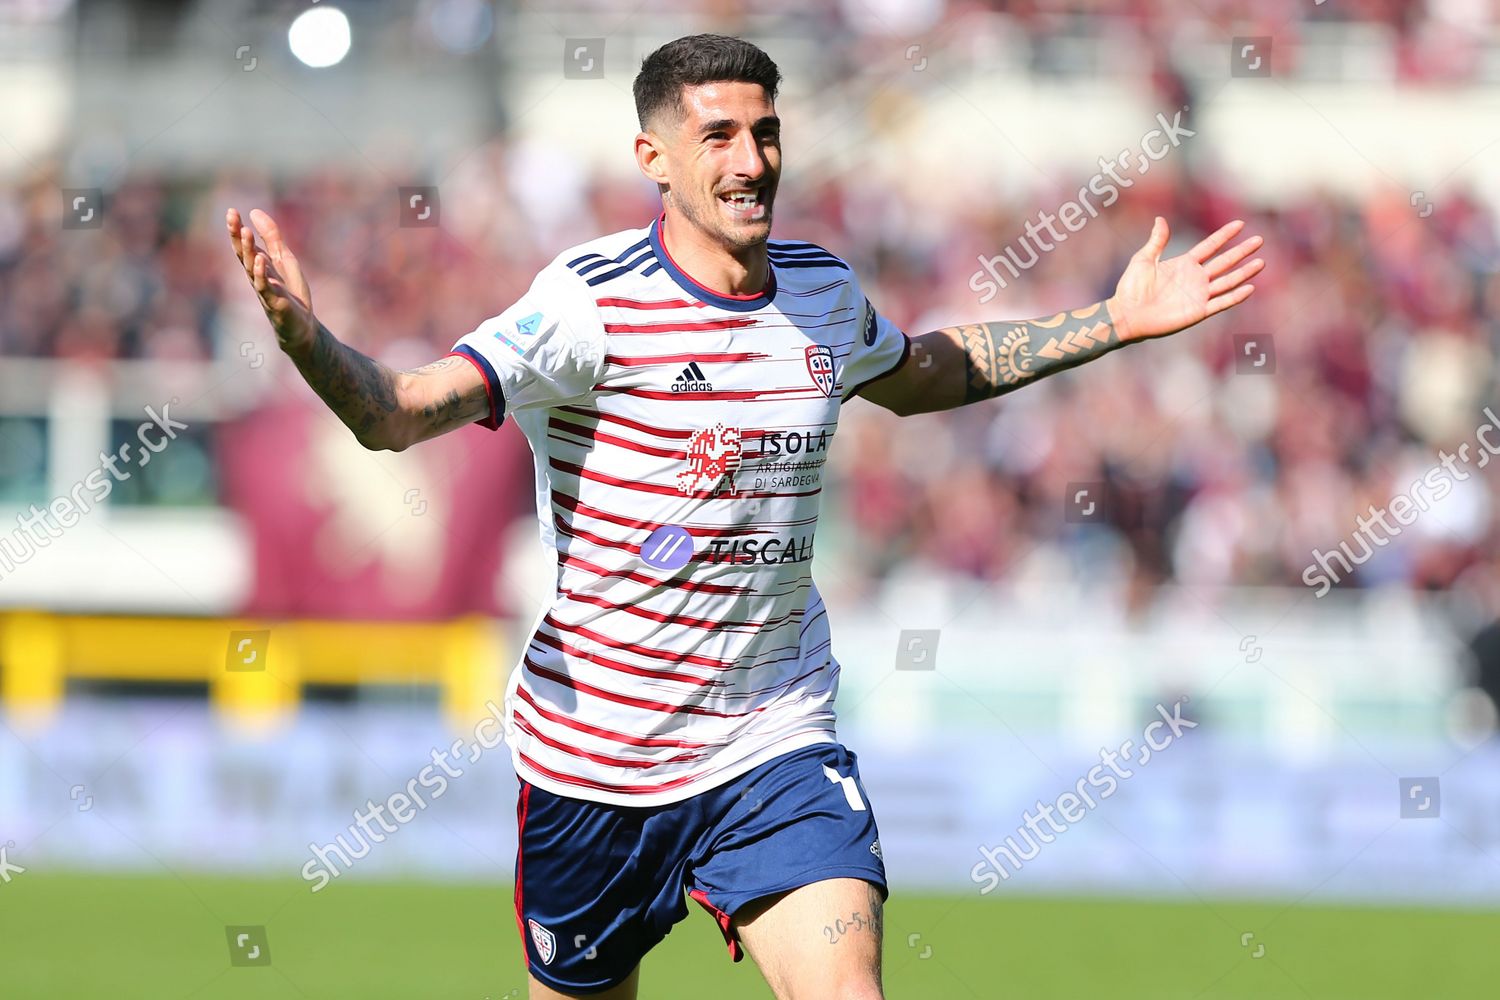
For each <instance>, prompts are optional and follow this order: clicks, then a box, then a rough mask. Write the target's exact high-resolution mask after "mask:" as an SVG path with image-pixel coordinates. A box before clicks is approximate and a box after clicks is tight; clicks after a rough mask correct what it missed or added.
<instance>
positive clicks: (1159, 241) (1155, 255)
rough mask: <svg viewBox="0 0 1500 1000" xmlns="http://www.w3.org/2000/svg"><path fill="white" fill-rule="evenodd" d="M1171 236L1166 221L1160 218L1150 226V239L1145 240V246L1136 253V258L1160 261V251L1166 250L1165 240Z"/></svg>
mask: <svg viewBox="0 0 1500 1000" xmlns="http://www.w3.org/2000/svg"><path fill="white" fill-rule="evenodd" d="M1171 236H1172V231H1171V230H1170V229H1169V228H1168V227H1167V220H1166V219H1163V218H1162V217H1161V216H1159V215H1158V216H1157V217H1156V221H1155V222H1154V223H1152V225H1151V237H1150V239H1148V240H1146V245H1145V246H1143V247H1141V248H1140V249H1139V250H1138V251H1136V256H1137V257H1140V258H1142V259H1144V260H1151V261H1155V260H1160V259H1161V254H1162V251H1163V250H1165V249H1166V248H1167V240H1168V239H1170V238H1171Z"/></svg>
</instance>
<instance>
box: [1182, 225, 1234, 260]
mask: <svg viewBox="0 0 1500 1000" xmlns="http://www.w3.org/2000/svg"><path fill="white" fill-rule="evenodd" d="M1244 228H1245V220H1244V219H1235V220H1234V221H1233V222H1230V223H1228V224H1226V225H1224V226H1223V227H1221V228H1220V229H1219V231H1218V232H1216V233H1214V234H1212V235H1211V236H1207V237H1204V239H1203V242H1202V243H1199V244H1198V245H1197V246H1195V247H1193V249H1191V250H1189V251H1188V256H1189V257H1191V258H1192V259H1193V260H1195V261H1197V262H1198V263H1200V264H1201V263H1203V262H1204V261H1205V260H1208V258H1210V257H1212V256H1213V255H1214V254H1216V253H1218V252H1219V248H1220V247H1221V246H1223V245H1224V244H1225V243H1228V242H1229V241H1230V240H1232V239H1234V234H1235V233H1237V232H1239V231H1240V230H1241V229H1244Z"/></svg>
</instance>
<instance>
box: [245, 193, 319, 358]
mask: <svg viewBox="0 0 1500 1000" xmlns="http://www.w3.org/2000/svg"><path fill="white" fill-rule="evenodd" d="M250 222H251V223H253V224H254V226H255V230H259V231H260V234H261V235H262V236H263V237H264V238H265V242H266V245H265V248H264V249H262V248H261V247H259V246H257V245H256V243H255V230H252V229H251V228H250V226H248V225H245V223H244V222H243V221H242V220H241V219H240V213H239V212H238V211H236V210H235V209H233V208H231V209H229V211H227V212H226V213H225V214H224V224H225V226H226V228H227V229H228V230H229V242H230V243H231V244H233V246H234V252H235V256H237V257H239V259H240V263H241V264H242V265H244V268H245V275H246V277H248V278H249V279H250V284H251V286H252V287H253V288H254V289H255V294H256V295H257V296H258V297H259V298H260V304H261V308H263V309H264V310H265V311H266V318H267V319H269V320H270V321H271V326H272V328H273V329H275V331H276V339H277V340H278V341H280V342H281V346H282V348H283V349H285V348H296V347H300V346H302V345H303V344H306V343H307V342H308V341H310V340H311V339H312V337H313V334H314V333H315V332H316V331H317V328H318V327H317V321H316V320H314V319H313V311H312V289H311V288H309V287H308V285H307V279H306V278H304V277H303V276H302V267H301V265H299V264H298V263H297V258H296V257H295V256H293V254H292V251H291V248H289V247H288V246H287V245H286V242H285V241H284V240H283V239H282V238H281V229H280V228H279V227H278V226H277V225H276V220H275V219H272V218H271V217H270V216H269V215H268V214H266V213H265V212H262V211H261V210H260V209H258V208H257V209H253V210H251V212H250Z"/></svg>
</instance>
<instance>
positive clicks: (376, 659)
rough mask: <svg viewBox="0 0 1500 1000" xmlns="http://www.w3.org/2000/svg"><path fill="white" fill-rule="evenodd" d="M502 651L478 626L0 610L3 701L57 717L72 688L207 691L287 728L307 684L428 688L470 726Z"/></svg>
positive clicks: (237, 711)
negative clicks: (192, 685)
mask: <svg viewBox="0 0 1500 1000" xmlns="http://www.w3.org/2000/svg"><path fill="white" fill-rule="evenodd" d="M502 652H503V650H502V649H501V643H500V639H499V636H498V631H497V629H496V628H495V626H494V623H493V622H491V621H489V620H488V619H483V618H464V619H460V620H457V621H452V622H437V623H430V622H338V621H288V622H260V621H248V620H232V619H212V618H138V617H119V618H114V617H105V616H98V615H60V614H50V613H44V612H36V611H16V612H8V613H0V700H3V701H4V703H5V704H6V705H7V706H8V707H9V708H12V709H14V710H18V711H20V712H23V713H25V714H28V715H31V716H36V715H41V716H47V715H50V714H51V713H52V712H54V711H56V708H57V706H58V704H59V703H60V702H61V700H62V697H63V693H64V691H65V690H66V688H67V682H68V680H70V679H73V678H78V679H86V680H115V681H145V682H172V681H177V682H182V681H187V682H199V683H206V684H207V685H208V687H209V695H210V698H211V699H212V701H213V704H214V705H215V707H216V708H218V709H220V710H222V711H223V712H225V713H226V714H227V715H229V716H230V717H232V718H234V719H236V720H238V721H240V722H243V723H246V724H249V725H254V726H257V727H262V726H264V725H265V724H267V723H268V722H271V723H274V722H277V721H280V720H283V719H284V718H285V717H286V716H288V715H289V714H290V712H291V711H292V710H294V709H295V708H296V705H297V703H298V702H299V701H300V700H301V694H302V686H303V685H304V684H331V685H361V684H431V685H435V686H437V687H438V688H439V689H440V690H441V692H442V705H443V712H444V714H445V715H446V716H447V718H448V719H449V721H450V723H451V724H453V725H455V726H456V727H467V726H471V725H472V724H473V721H474V720H475V719H477V718H479V717H480V716H481V715H484V714H486V713H487V712H488V709H487V708H486V707H485V702H486V701H487V700H489V699H498V698H499V697H500V687H501V685H500V678H501V675H502V673H503V669H504V668H503V666H502V659H501V656H502Z"/></svg>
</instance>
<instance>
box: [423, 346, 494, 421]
mask: <svg viewBox="0 0 1500 1000" xmlns="http://www.w3.org/2000/svg"><path fill="white" fill-rule="evenodd" d="M468 367H470V365H469V362H467V361H465V360H464V359H463V358H455V357H453V356H452V355H449V356H448V357H446V358H439V359H438V360H436V361H434V362H432V363H431V364H428V365H423V366H422V367H421V368H413V369H411V370H410V371H406V372H403V374H405V375H440V374H443V373H444V372H448V371H452V370H454V369H463V368H468ZM488 412H489V395H488V393H486V392H485V388H484V383H483V382H476V383H475V384H474V387H473V388H472V389H470V390H469V391H468V392H467V393H460V392H459V391H458V390H457V389H449V390H448V391H447V392H445V393H443V394H442V395H441V396H440V397H439V398H436V399H433V400H431V401H429V402H427V403H424V404H423V405H422V408H421V409H420V410H419V411H417V416H418V417H419V418H420V420H421V422H422V426H423V427H424V428H425V429H426V430H428V431H432V432H436V433H442V432H443V431H445V430H449V429H451V428H453V427H458V426H461V425H463V424H467V423H472V422H473V421H475V420H478V419H479V418H480V417H483V416H485V415H486V414H487V413H488Z"/></svg>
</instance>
